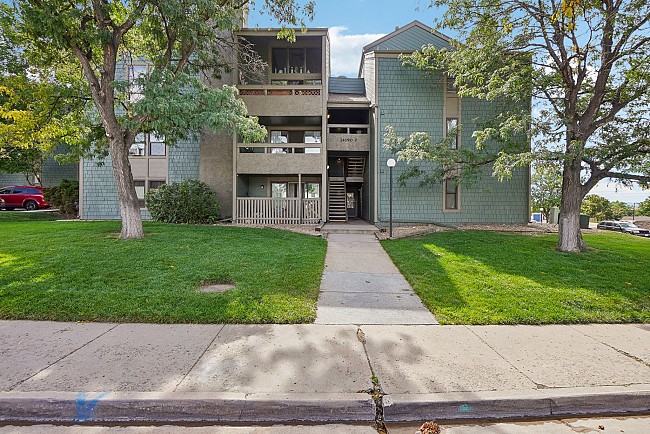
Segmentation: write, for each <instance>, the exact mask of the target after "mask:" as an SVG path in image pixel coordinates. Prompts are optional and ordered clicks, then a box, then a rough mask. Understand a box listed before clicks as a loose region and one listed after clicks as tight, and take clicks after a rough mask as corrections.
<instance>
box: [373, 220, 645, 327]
mask: <svg viewBox="0 0 650 434" xmlns="http://www.w3.org/2000/svg"><path fill="white" fill-rule="evenodd" d="M557 238H558V236H557V234H545V235H538V236H530V235H519V234H511V233H498V232H481V231H449V232H437V233H434V234H431V235H428V236H426V237H422V238H411V239H403V240H396V241H395V240H393V241H383V242H382V246H383V247H384V249H386V251H387V252H388V254H389V255H390V256H391V258H392V260H393V262H394V263H395V264H396V265H397V267H398V268H399V269H400V271H401V272H402V274H404V277H406V279H407V280H408V282H409V283H410V284H411V286H412V287H413V289H414V290H415V291H416V292H417V293H418V295H419V296H420V298H421V299H422V301H423V302H424V304H425V305H426V306H427V307H428V308H429V309H430V310H431V311H432V312H433V314H434V315H435V316H436V319H437V320H438V321H440V322H441V323H442V324H556V323H590V322H594V323H627V322H638V323H648V322H650V298H649V297H648V282H650V243H648V240H646V239H643V238H641V237H633V236H630V235H627V234H620V233H611V232H606V233H601V234H594V235H589V234H588V235H585V238H586V240H587V242H588V243H589V244H590V245H591V246H593V247H594V250H591V251H590V252H588V253H585V254H581V255H576V254H568V253H562V252H559V251H557V250H555V249H554V247H555V244H556V242H557Z"/></svg>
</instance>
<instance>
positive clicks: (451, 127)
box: [445, 118, 460, 149]
mask: <svg viewBox="0 0 650 434" xmlns="http://www.w3.org/2000/svg"><path fill="white" fill-rule="evenodd" d="M445 131H446V134H445V135H446V136H447V137H448V136H449V134H453V135H454V138H455V140H453V141H452V142H450V143H449V148H450V149H458V145H459V141H460V136H459V135H458V118H447V129H446V130H445Z"/></svg>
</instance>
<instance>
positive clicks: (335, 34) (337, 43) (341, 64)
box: [329, 26, 385, 77]
mask: <svg viewBox="0 0 650 434" xmlns="http://www.w3.org/2000/svg"><path fill="white" fill-rule="evenodd" d="M347 30H348V29H347V27H342V26H337V27H332V28H330V29H329V35H330V44H331V54H330V56H331V59H332V76H333V77H338V76H340V75H345V76H346V77H357V76H358V74H359V64H360V63H361V50H362V49H363V47H364V46H365V45H368V44H369V43H371V42H373V41H376V40H377V39H379V38H382V37H384V36H385V35H384V34H371V33H366V34H363V35H345V34H344V33H345V32H346V31H347Z"/></svg>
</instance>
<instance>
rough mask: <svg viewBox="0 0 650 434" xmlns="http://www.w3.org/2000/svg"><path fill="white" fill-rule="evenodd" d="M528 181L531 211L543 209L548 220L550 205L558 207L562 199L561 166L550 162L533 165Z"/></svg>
mask: <svg viewBox="0 0 650 434" xmlns="http://www.w3.org/2000/svg"><path fill="white" fill-rule="evenodd" d="M530 183H531V185H530V199H531V206H532V208H533V209H532V211H533V212H537V211H539V210H540V209H544V216H545V217H546V219H547V220H548V215H549V210H550V209H551V207H553V206H557V207H559V206H560V201H561V200H562V168H561V167H559V166H558V165H557V164H552V163H551V164H537V165H534V166H533V171H532V174H531V177H530Z"/></svg>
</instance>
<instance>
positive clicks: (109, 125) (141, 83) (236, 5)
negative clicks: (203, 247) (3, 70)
mask: <svg viewBox="0 0 650 434" xmlns="http://www.w3.org/2000/svg"><path fill="white" fill-rule="evenodd" d="M255 3H257V4H258V5H259V8H258V9H259V10H261V11H266V12H268V13H269V14H271V15H272V16H273V17H274V18H276V19H277V21H278V23H279V25H280V26H281V27H282V28H283V30H282V31H281V32H280V33H281V36H283V37H286V38H287V39H291V38H292V37H293V36H295V30H293V29H289V28H288V27H295V26H296V25H301V26H302V25H304V22H303V18H304V17H306V18H311V17H312V16H313V12H314V4H313V2H311V1H309V2H306V3H305V4H304V5H303V4H301V2H300V0H264V1H262V2H255ZM255 3H253V2H248V1H243V2H230V1H220V2H216V1H212V0H165V1H158V0H138V1H119V0H118V1H90V0H83V1H77V2H72V3H71V2H68V1H65V0H48V1H29V0H15V1H13V2H12V5H13V6H6V7H3V8H2V12H3V13H2V15H1V16H0V25H1V26H2V27H3V28H2V29H0V30H2V32H0V34H6V35H10V37H11V38H12V42H15V44H16V49H9V50H5V49H4V48H0V55H2V54H3V53H5V54H6V57H7V58H8V59H9V60H8V61H7V62H9V63H11V62H13V59H14V57H16V58H17V59H20V61H21V62H22V64H23V65H30V66H31V70H30V71H26V70H24V69H23V72H22V74H20V73H16V74H17V75H18V77H19V78H20V79H21V80H23V81H24V80H26V81H27V83H28V86H26V87H27V88H28V89H32V88H37V89H40V88H39V84H40V83H41V81H42V80H44V79H45V80H46V82H48V83H49V82H50V81H53V82H54V84H55V85H56V86H54V87H53V89H55V91H54V92H51V96H52V98H45V99H44V101H45V105H47V104H50V102H52V101H53V102H59V101H62V100H67V99H70V100H71V101H74V102H75V104H74V105H72V106H71V108H70V109H69V111H68V112H63V115H64V117H65V115H66V114H69V115H70V116H71V117H73V118H77V120H78V122H76V123H75V122H64V124H63V125H59V124H56V123H55V124H54V125H56V126H57V128H59V127H62V128H60V129H61V130H62V131H65V130H66V129H67V128H70V127H72V128H77V129H76V130H74V131H73V134H72V135H71V137H80V138H83V139H84V140H82V141H81V142H80V143H75V140H71V142H72V143H69V142H68V141H64V142H63V143H66V144H68V145H73V144H74V145H77V146H76V148H77V149H78V152H79V154H93V155H95V156H100V157H105V156H109V155H110V157H111V158H112V160H113V161H112V163H113V168H114V171H113V174H114V176H115V178H116V185H119V186H122V187H120V188H124V189H125V190H126V191H122V192H120V193H121V194H119V195H118V197H119V198H120V201H121V203H120V207H121V210H122V219H123V220H122V221H123V227H122V237H124V238H140V237H142V236H143V232H142V224H141V222H140V221H139V215H140V213H139V210H138V209H137V206H136V203H137V202H136V193H135V188H134V186H133V183H132V182H131V180H132V174H131V173H130V167H129V166H128V165H126V164H124V161H125V157H126V156H127V155H128V150H129V148H130V147H131V145H132V144H133V142H134V140H135V138H136V136H137V135H138V134H140V133H150V132H155V133H156V134H157V135H158V136H161V137H165V141H166V144H167V145H169V146H174V145H176V144H177V143H178V142H180V141H181V140H182V139H189V138H191V137H194V136H196V135H197V134H198V133H199V131H201V129H202V128H204V127H207V128H210V129H212V130H213V131H215V132H220V131H222V130H226V131H227V132H229V133H230V134H237V135H238V136H239V137H241V138H242V140H243V141H245V142H254V141H259V140H261V139H263V138H264V137H265V135H266V130H265V129H264V128H263V127H262V126H260V125H259V124H258V122H257V119H256V118H254V117H249V116H248V113H247V110H246V107H245V105H244V104H243V102H242V101H241V100H239V99H237V90H236V89H235V88H234V87H231V86H223V87H210V86H208V85H206V83H208V82H210V80H211V79H215V78H220V77H221V75H222V74H224V73H229V72H231V67H232V64H233V60H234V59H233V53H238V52H241V51H240V48H241V49H244V48H242V47H241V46H240V44H239V41H237V40H235V38H234V37H233V33H234V32H235V31H237V30H239V28H240V25H241V20H242V16H243V14H244V13H246V12H248V10H249V8H250V7H251V6H254V5H255ZM0 41H2V39H0ZM0 47H3V46H2V44H0ZM255 59H256V60H258V59H259V56H257V57H256V58H255ZM251 64H253V65H258V64H259V62H256V61H252V62H251ZM118 67H119V68H118ZM122 67H123V68H122ZM241 67H242V69H246V68H247V64H243V65H241ZM13 70H15V71H20V68H13ZM32 71H36V72H38V73H39V75H38V77H39V78H40V80H33V79H31V75H30V73H31V72H32ZM62 71H63V72H64V73H63V74H62V73H61V72H62ZM49 77H54V78H55V79H54V80H49V79H48V78H49ZM7 88H10V87H9V86H7ZM30 91H31V90H30ZM45 91H47V92H46V93H48V92H49V88H46V89H45ZM32 93H34V92H32ZM7 94H8V95H10V97H11V96H12V94H11V92H7ZM48 95H49V93H48ZM16 99H18V100H22V101H32V100H36V101H39V99H38V98H36V99H34V98H24V97H19V96H16ZM50 105H51V104H50ZM23 112H25V116H24V118H25V122H27V123H32V124H34V123H35V122H36V120H40V119H41V118H42V117H40V116H35V110H32V109H31V108H30V107H27V108H26V109H24V110H23ZM37 113H41V114H42V113H47V114H49V113H50V111H48V110H42V111H36V114H37ZM1 114H2V113H1V112H0V115H1ZM7 118H8V117H7ZM7 124H9V125H10V126H12V125H11V122H7ZM38 130H39V131H44V129H42V128H39V129H38ZM79 130H80V131H79ZM79 132H82V133H83V134H79ZM0 134H2V131H1V130H0ZM54 135H55V136H60V135H59V134H58V133H56V134H54Z"/></svg>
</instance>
